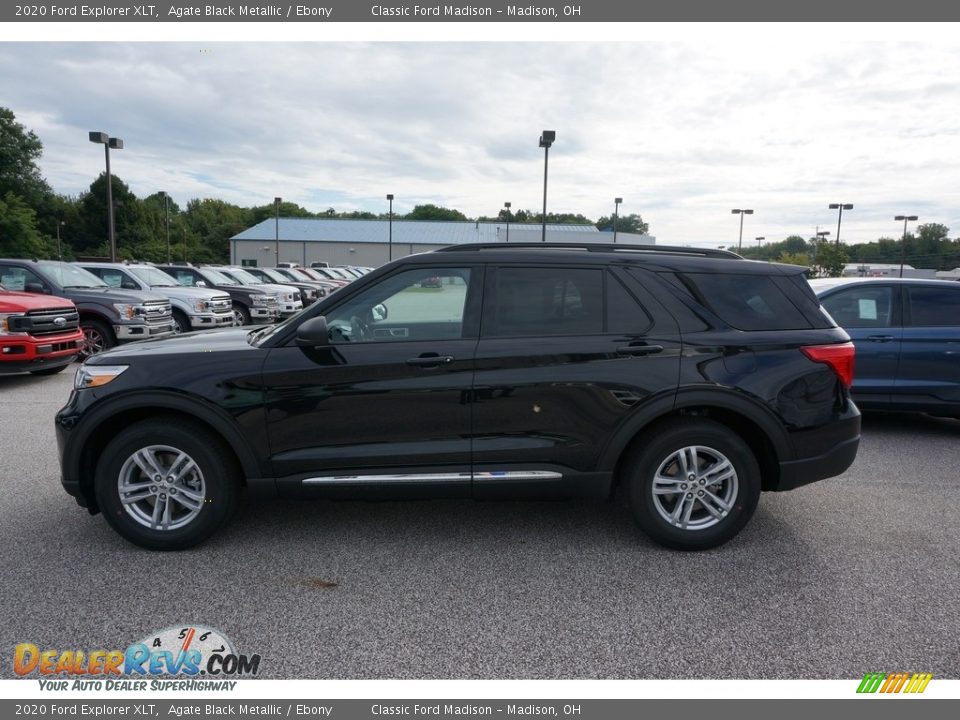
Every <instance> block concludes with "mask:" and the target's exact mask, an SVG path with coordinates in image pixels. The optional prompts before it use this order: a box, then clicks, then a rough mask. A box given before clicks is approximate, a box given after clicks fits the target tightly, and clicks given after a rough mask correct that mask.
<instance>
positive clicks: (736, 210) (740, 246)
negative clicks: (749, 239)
mask: <svg viewBox="0 0 960 720" xmlns="http://www.w3.org/2000/svg"><path fill="white" fill-rule="evenodd" d="M730 212H731V213H732V214H734V215H739V216H740V239H739V240H738V241H737V252H740V251H741V250H743V216H744V215H753V210H741V209H740V208H734V209H733V210H731V211H730Z"/></svg>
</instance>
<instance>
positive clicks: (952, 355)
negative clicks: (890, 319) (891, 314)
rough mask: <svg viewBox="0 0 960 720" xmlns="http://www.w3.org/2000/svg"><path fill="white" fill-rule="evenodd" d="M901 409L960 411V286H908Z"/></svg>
mask: <svg viewBox="0 0 960 720" xmlns="http://www.w3.org/2000/svg"><path fill="white" fill-rule="evenodd" d="M903 290H904V303H903V308H904V323H903V342H902V346H901V350H900V365H899V368H898V371H897V381H896V386H895V387H894V390H893V402H894V403H895V404H899V405H904V406H909V407H916V409H928V410H936V409H937V408H938V407H941V406H950V407H951V408H952V409H951V411H950V412H951V414H952V413H954V412H956V411H957V410H958V409H960V284H954V283H950V284H944V285H940V286H934V285H905V286H904V288H903Z"/></svg>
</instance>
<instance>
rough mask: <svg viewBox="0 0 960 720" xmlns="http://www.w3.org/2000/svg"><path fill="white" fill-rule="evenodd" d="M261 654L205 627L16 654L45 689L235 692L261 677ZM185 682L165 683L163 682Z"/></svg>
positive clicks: (20, 670) (29, 646) (25, 672)
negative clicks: (121, 643) (122, 642)
mask: <svg viewBox="0 0 960 720" xmlns="http://www.w3.org/2000/svg"><path fill="white" fill-rule="evenodd" d="M259 670H260V655H243V654H240V653H238V652H236V650H235V649H234V645H233V643H232V642H231V641H230V640H229V639H228V638H227V637H226V636H225V635H224V634H223V633H221V632H219V631H217V630H214V629H212V628H208V627H204V626H202V625H183V626H179V627H176V626H175V627H169V628H166V629H165V630H161V631H160V632H157V633H151V634H150V635H147V636H146V637H145V638H143V639H142V640H140V641H138V642H135V643H133V644H131V645H129V646H128V647H127V648H126V649H124V650H119V649H111V650H104V649H94V650H78V649H59V648H40V647H39V646H37V645H35V644H33V643H20V644H18V645H17V646H16V647H15V648H14V652H13V671H14V673H15V674H16V675H17V676H19V677H29V676H38V679H39V680H40V687H41V689H42V690H134V691H143V690H206V691H209V690H232V689H233V688H234V686H235V685H236V681H235V680H227V679H226V678H236V677H250V676H255V675H256V674H257V673H258V672H259ZM170 677H174V678H181V679H175V680H170V679H161V678H170Z"/></svg>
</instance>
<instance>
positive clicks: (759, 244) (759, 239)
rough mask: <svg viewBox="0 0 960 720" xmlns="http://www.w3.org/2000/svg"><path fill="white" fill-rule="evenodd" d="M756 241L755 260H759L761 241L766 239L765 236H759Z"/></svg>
mask: <svg viewBox="0 0 960 720" xmlns="http://www.w3.org/2000/svg"><path fill="white" fill-rule="evenodd" d="M755 239H756V241H757V259H758V260H759V259H760V246H761V245H763V241H764V240H766V239H767V237H766V236H765V235H761V236H760V237H758V238H755Z"/></svg>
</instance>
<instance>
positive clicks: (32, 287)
mask: <svg viewBox="0 0 960 720" xmlns="http://www.w3.org/2000/svg"><path fill="white" fill-rule="evenodd" d="M23 291H24V292H28V293H43V294H46V293H48V292H49V291H48V290H47V289H46V288H45V287H44V286H43V285H42V284H41V283H27V284H26V286H25V287H24V288H23Z"/></svg>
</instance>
